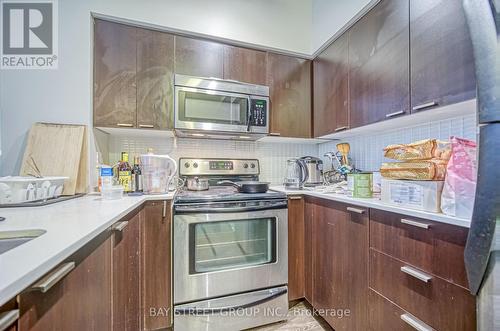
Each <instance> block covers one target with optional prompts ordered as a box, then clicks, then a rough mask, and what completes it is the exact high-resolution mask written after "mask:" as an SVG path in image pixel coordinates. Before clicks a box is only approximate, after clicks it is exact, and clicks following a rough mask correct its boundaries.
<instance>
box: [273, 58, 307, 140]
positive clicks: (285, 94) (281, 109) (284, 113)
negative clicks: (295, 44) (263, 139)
mask: <svg viewBox="0 0 500 331" xmlns="http://www.w3.org/2000/svg"><path fill="white" fill-rule="evenodd" d="M267 85H268V86H269V89H270V105H271V107H270V117H271V121H270V133H271V135H280V136H283V137H296V138H310V137H311V133H312V127H311V126H312V125H311V123H312V122H311V121H312V119H311V118H312V114H311V61H309V60H304V59H299V58H295V57H291V56H285V55H279V54H273V53H268V55H267Z"/></svg>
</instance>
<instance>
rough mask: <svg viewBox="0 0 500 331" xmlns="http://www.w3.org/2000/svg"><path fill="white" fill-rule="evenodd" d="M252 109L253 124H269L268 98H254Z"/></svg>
mask: <svg viewBox="0 0 500 331" xmlns="http://www.w3.org/2000/svg"><path fill="white" fill-rule="evenodd" d="M250 111H251V112H252V117H251V124H252V126H266V125H267V100H264V99H252V103H251V107H250Z"/></svg>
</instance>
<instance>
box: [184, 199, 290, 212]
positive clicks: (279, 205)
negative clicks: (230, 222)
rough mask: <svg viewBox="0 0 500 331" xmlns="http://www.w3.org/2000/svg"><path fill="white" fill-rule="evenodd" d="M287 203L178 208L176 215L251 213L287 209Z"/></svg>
mask: <svg viewBox="0 0 500 331" xmlns="http://www.w3.org/2000/svg"><path fill="white" fill-rule="evenodd" d="M286 207H287V202H286V201H282V202H275V203H273V204H269V205H265V206H249V207H210V206H196V205H194V206H176V207H175V213H176V214H185V213H196V214H200V213H238V212H250V211H259V210H271V209H280V208H286Z"/></svg>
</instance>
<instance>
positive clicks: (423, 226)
mask: <svg viewBox="0 0 500 331" xmlns="http://www.w3.org/2000/svg"><path fill="white" fill-rule="evenodd" d="M401 223H403V224H407V225H412V226H416V227H417V228H421V229H426V230H428V229H429V228H430V227H431V225H430V224H427V223H420V222H417V221H413V220H409V219H407V218H402V219H401Z"/></svg>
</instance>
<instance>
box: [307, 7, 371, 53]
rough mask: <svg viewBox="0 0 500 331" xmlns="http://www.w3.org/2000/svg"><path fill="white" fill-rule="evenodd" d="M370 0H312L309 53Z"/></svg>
mask: <svg viewBox="0 0 500 331" xmlns="http://www.w3.org/2000/svg"><path fill="white" fill-rule="evenodd" d="M371 1H372V0H312V27H311V32H312V35H311V50H312V52H311V53H314V52H315V51H316V50H317V49H318V48H320V47H321V46H322V45H323V44H324V43H325V42H327V41H328V39H330V38H331V37H332V36H333V35H335V33H337V31H339V30H340V29H342V28H343V27H344V25H346V23H348V22H349V21H350V20H351V19H352V18H353V17H354V16H356V14H357V13H358V12H359V11H360V10H362V9H363V8H364V7H365V6H366V5H368V4H369V3H370V2H371Z"/></svg>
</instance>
